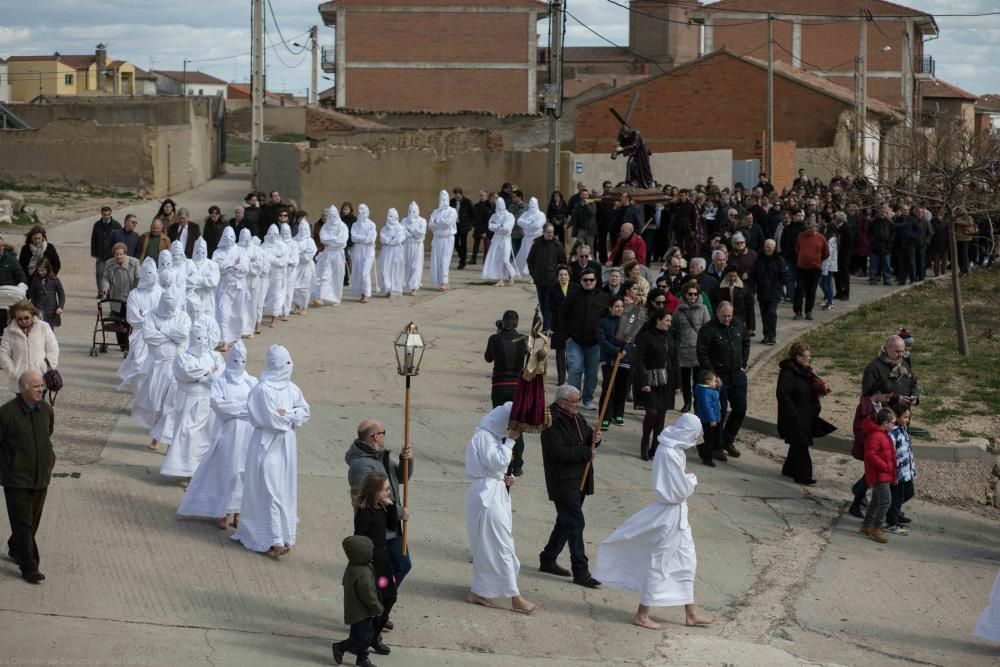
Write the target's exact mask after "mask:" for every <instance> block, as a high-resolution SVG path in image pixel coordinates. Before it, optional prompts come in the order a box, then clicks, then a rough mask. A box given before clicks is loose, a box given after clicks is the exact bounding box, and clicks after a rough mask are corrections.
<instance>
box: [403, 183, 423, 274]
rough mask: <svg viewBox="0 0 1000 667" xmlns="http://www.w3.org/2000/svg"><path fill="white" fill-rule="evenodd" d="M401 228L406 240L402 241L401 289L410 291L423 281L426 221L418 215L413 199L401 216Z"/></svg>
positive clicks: (417, 208) (418, 209)
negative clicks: (402, 216) (403, 271)
mask: <svg viewBox="0 0 1000 667" xmlns="http://www.w3.org/2000/svg"><path fill="white" fill-rule="evenodd" d="M403 229H405V230H406V241H404V242H403V259H404V262H405V263H406V277H405V278H404V279H403V291H404V292H412V291H413V290H418V289H420V285H421V283H423V278H424V238H425V237H426V236H427V221H426V220H424V219H423V218H421V217H420V207H419V206H417V202H415V201H411V202H410V208H409V209H408V210H407V212H406V217H405V218H403Z"/></svg>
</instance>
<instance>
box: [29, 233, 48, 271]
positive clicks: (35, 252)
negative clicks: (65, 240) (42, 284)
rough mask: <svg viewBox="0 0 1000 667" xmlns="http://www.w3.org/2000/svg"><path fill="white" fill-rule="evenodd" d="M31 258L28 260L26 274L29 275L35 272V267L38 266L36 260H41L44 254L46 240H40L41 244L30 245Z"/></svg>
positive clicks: (46, 244) (46, 245)
mask: <svg viewBox="0 0 1000 667" xmlns="http://www.w3.org/2000/svg"><path fill="white" fill-rule="evenodd" d="M30 247H31V259H29V260H28V275H29V276H30V275H31V274H32V273H34V272H35V267H36V266H38V262H40V261H42V258H43V257H44V256H45V251H46V250H47V249H48V247H49V242H48V241H42V245H41V246H36V245H31V246H30Z"/></svg>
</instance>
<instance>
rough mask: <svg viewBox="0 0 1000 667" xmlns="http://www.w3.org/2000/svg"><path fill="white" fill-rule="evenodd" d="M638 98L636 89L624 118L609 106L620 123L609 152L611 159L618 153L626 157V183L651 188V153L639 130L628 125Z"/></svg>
mask: <svg viewBox="0 0 1000 667" xmlns="http://www.w3.org/2000/svg"><path fill="white" fill-rule="evenodd" d="M638 99H639V92H638V91H636V93H635V94H634V95H633V96H632V101H631V102H630V103H629V105H628V111H626V112H625V117H624V118H622V116H621V114H619V113H618V112H617V111H615V109H614V107H611V108H610V111H611V114H612V115H613V116H614V117H615V118H617V119H618V122H619V123H621V129H619V130H618V138H617V140H616V142H615V148H614V150H613V151H612V152H611V159H612V160H614V159H616V158H617V157H618V156H619V155H624V156H625V157H626V158H628V161H627V162H626V164H625V182H626V183H627V184H628V185H631V186H634V187H636V188H652V187H653V168H652V167H651V166H650V164H649V156H650V154H651V153H650V151H649V148H647V147H646V140H645V139H643V138H642V135H641V134H640V133H639V130H637V129H635V128H634V127H630V126H629V124H628V122H629V119H630V118H631V117H632V111H633V110H634V109H635V103H636V101H638Z"/></svg>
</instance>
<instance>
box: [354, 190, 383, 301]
mask: <svg viewBox="0 0 1000 667" xmlns="http://www.w3.org/2000/svg"><path fill="white" fill-rule="evenodd" d="M376 236H377V231H376V229H375V223H374V222H372V221H371V219H369V217H368V205H367V204H361V205H359V206H358V219H357V220H356V221H355V222H354V224H353V225H351V242H352V243H353V245H352V246H351V295H352V296H369V297H370V296H371V295H372V265H373V264H374V263H375V238H376Z"/></svg>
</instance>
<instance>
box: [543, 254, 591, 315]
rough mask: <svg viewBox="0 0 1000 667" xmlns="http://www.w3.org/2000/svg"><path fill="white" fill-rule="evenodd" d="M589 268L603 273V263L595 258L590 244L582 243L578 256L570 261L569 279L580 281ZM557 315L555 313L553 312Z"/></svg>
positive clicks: (574, 281)
mask: <svg viewBox="0 0 1000 667" xmlns="http://www.w3.org/2000/svg"><path fill="white" fill-rule="evenodd" d="M587 269H591V270H592V271H593V272H594V273H595V274H596V275H598V276H599V275H601V271H602V270H601V265H600V264H598V263H597V262H596V261H595V260H594V253H593V251H591V249H590V246H588V245H582V246H580V247H578V248H577V249H576V257H575V258H573V259H572V260H571V261H570V265H569V281H570V282H571V283H579V282H580V277H581V276H582V275H583V272H584V271H586V270H587ZM552 314H553V315H555V313H552Z"/></svg>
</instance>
